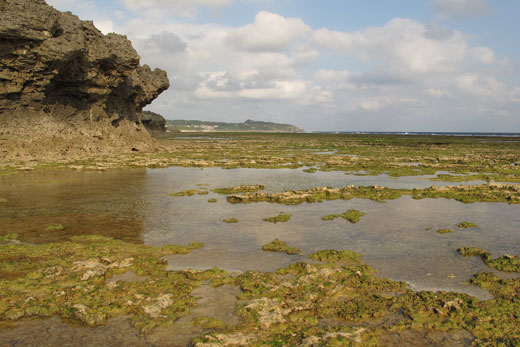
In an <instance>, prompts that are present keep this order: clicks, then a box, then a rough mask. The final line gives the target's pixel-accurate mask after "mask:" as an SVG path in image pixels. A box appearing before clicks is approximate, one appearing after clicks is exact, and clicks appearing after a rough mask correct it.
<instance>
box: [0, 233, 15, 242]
mask: <svg viewBox="0 0 520 347" xmlns="http://www.w3.org/2000/svg"><path fill="white" fill-rule="evenodd" d="M18 237H19V235H18V234H16V233H11V234H7V235H0V242H9V241H15V240H18Z"/></svg>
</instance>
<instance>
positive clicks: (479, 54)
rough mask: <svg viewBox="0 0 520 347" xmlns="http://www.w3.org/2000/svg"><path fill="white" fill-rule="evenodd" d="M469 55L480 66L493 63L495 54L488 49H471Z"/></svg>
mask: <svg viewBox="0 0 520 347" xmlns="http://www.w3.org/2000/svg"><path fill="white" fill-rule="evenodd" d="M471 55H472V56H473V57H474V58H475V59H476V60H478V61H479V62H481V63H482V64H491V63H495V62H496V59H495V53H494V52H493V51H492V50H491V49H490V48H488V47H473V48H472V49H471Z"/></svg>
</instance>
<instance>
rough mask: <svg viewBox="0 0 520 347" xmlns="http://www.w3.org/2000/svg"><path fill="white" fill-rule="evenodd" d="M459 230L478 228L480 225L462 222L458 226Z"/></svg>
mask: <svg viewBox="0 0 520 347" xmlns="http://www.w3.org/2000/svg"><path fill="white" fill-rule="evenodd" d="M457 228H461V229H470V228H478V225H477V224H475V223H471V222H466V221H464V222H460V223H459V224H457Z"/></svg>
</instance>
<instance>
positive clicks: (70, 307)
mask: <svg viewBox="0 0 520 347" xmlns="http://www.w3.org/2000/svg"><path fill="white" fill-rule="evenodd" d="M5 238H6V239H13V238H15V237H14V236H8V237H5ZM201 246H202V244H200V243H192V244H190V245H189V246H186V247H183V246H163V247H152V246H146V245H138V244H131V243H126V242H124V241H120V240H115V239H111V238H107V237H101V236H74V237H72V238H71V241H68V242H62V243H53V244H41V245H32V244H24V243H18V244H12V243H7V244H0V274H1V276H0V293H1V295H0V319H3V320H6V319H7V320H16V319H20V318H23V317H49V316H52V315H55V316H60V317H63V318H73V319H77V320H79V321H82V322H84V323H85V324H87V325H97V324H101V323H103V322H104V321H106V319H107V318H109V317H111V316H114V315H118V314H126V315H129V316H130V318H131V320H132V322H133V324H134V325H135V326H136V327H138V328H139V329H141V331H143V332H147V331H150V329H152V328H153V327H155V326H157V325H161V324H171V323H173V322H174V321H175V320H176V319H177V318H179V317H180V316H182V315H184V314H186V313H187V312H188V310H189V308H190V307H192V306H193V305H194V303H195V300H194V298H193V297H191V296H190V292H191V290H192V289H193V288H195V287H197V286H198V285H200V279H199V278H201V276H202V275H197V276H192V275H189V274H186V273H185V272H182V271H176V272H168V271H165V269H166V262H165V261H164V260H163V259H162V256H163V255H165V254H180V253H187V252H189V251H190V250H192V249H196V248H200V247H201ZM50 255H52V256H50ZM128 271H131V272H133V273H135V274H137V275H139V276H146V278H145V279H144V280H142V281H139V282H123V281H117V282H113V283H110V284H109V285H106V284H105V283H106V281H105V280H106V279H107V278H110V277H111V276H112V275H114V274H117V273H120V272H128ZM219 277H220V275H219ZM212 278H213V275H212V272H209V273H208V279H212Z"/></svg>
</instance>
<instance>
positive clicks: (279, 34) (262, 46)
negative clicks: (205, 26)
mask: <svg viewBox="0 0 520 347" xmlns="http://www.w3.org/2000/svg"><path fill="white" fill-rule="evenodd" d="M311 31H312V29H311V28H310V27H309V26H308V25H306V24H305V23H304V22H303V21H302V20H301V19H299V18H284V17H282V16H280V15H277V14H275V13H270V12H265V11H262V12H259V13H258V14H257V15H256V17H255V21H254V22H253V23H252V24H248V25H246V26H243V27H241V28H237V29H235V30H232V31H231V32H230V33H229V36H228V39H227V42H228V43H229V44H230V45H232V46H234V47H236V48H237V49H239V50H245V51H277V50H280V49H286V48H287V47H288V45H290V44H291V43H293V42H294V41H295V40H297V39H299V38H302V37H304V36H306V35H307V34H309V33H310V32H311Z"/></svg>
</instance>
